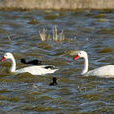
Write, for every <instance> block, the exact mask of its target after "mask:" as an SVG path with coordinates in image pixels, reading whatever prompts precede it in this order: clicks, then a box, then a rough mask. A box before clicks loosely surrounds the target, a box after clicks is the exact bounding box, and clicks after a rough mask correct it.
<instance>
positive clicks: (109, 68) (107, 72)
mask: <svg viewBox="0 0 114 114" xmlns="http://www.w3.org/2000/svg"><path fill="white" fill-rule="evenodd" d="M78 58H84V69H83V70H82V73H81V74H82V75H86V76H99V77H106V78H112V77H113V78H114V65H106V66H102V67H99V68H96V69H94V70H91V71H88V55H87V53H86V52H85V51H78V54H77V56H76V57H75V58H74V60H76V59H78Z"/></svg>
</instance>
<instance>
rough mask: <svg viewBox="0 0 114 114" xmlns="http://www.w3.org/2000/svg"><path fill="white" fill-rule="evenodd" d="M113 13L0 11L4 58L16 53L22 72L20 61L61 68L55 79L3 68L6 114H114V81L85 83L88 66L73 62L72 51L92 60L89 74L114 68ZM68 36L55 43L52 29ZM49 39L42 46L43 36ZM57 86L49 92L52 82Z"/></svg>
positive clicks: (1, 103)
mask: <svg viewBox="0 0 114 114" xmlns="http://www.w3.org/2000/svg"><path fill="white" fill-rule="evenodd" d="M113 19H114V13H113V11H89V10H86V11H51V10H30V11H18V10H17V11H0V58H2V56H3V54H4V53H5V52H12V53H13V54H14V56H15V58H16V62H17V68H22V67H24V66H26V65H24V64H22V63H21V62H20V59H21V58H26V59H28V60H33V59H39V60H42V61H43V64H52V65H55V66H57V67H58V68H59V71H58V72H56V73H54V74H49V75H45V76H33V75H31V74H28V73H24V74H19V75H14V74H11V73H9V72H8V69H9V67H10V61H5V62H4V63H0V110H1V113H5V112H7V113H8V112H9V113H28V114H36V113H41V114H44V113H46V114H50V113H56V114H60V113H61V114H63V113H68V114H69V113H73V114H76V113H79V114H82V113H87V114H88V113H108V114H112V113H113V112H114V92H113V88H114V79H113V78H109V79H108V78H99V77H92V76H90V77H85V76H81V75H80V72H81V69H82V67H83V60H82V59H81V60H77V61H73V57H74V56H71V55H70V52H71V50H85V51H87V52H88V54H89V70H91V69H94V68H97V67H100V66H103V65H108V64H114V58H113V55H114V28H113V26H114V23H113ZM55 26H56V27H57V30H58V34H59V33H60V32H61V31H62V30H63V31H64V36H65V38H64V40H62V41H55V40H52V31H53V30H52V29H53V28H54V27H55ZM44 28H45V29H46V30H47V33H46V34H48V35H50V38H48V40H46V41H42V40H41V38H40V36H39V31H40V32H41V31H42V30H43V29H44ZM53 76H55V77H57V82H58V85H57V86H49V83H50V82H51V81H52V77H53Z"/></svg>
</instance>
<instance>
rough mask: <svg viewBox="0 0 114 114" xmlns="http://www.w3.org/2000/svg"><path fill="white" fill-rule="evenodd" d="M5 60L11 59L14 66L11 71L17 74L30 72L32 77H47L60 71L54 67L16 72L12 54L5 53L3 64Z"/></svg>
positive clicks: (37, 67) (32, 68)
mask: <svg viewBox="0 0 114 114" xmlns="http://www.w3.org/2000/svg"><path fill="white" fill-rule="evenodd" d="M5 59H10V60H11V61H12V66H11V68H10V71H11V72H14V73H16V74H19V73H25V72H28V73H30V74H32V75H45V74H50V73H54V72H55V71H57V70H58V69H55V68H54V66H53V65H39V66H29V67H25V68H22V69H19V70H16V62H15V58H14V56H13V55H12V54H11V53H5V54H4V57H3V58H2V60H1V61H2V62H3V61H4V60H5Z"/></svg>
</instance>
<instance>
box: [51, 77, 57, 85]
mask: <svg viewBox="0 0 114 114" xmlns="http://www.w3.org/2000/svg"><path fill="white" fill-rule="evenodd" d="M49 85H50V86H56V85H57V78H56V77H53V82H51V83H50V84H49Z"/></svg>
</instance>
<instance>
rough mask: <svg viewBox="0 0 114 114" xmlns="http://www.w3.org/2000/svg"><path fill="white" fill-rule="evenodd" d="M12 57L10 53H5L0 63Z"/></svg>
mask: <svg viewBox="0 0 114 114" xmlns="http://www.w3.org/2000/svg"><path fill="white" fill-rule="evenodd" d="M12 58H13V55H12V54H11V53H5V54H4V56H3V58H2V59H1V61H2V62H3V61H4V60H5V59H12Z"/></svg>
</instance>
